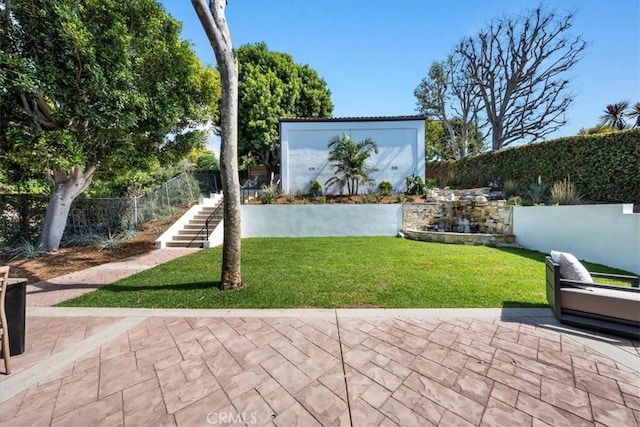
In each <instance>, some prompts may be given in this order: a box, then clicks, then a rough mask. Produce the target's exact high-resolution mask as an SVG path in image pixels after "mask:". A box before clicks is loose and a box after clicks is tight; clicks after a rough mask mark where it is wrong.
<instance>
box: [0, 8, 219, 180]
mask: <svg viewBox="0 0 640 427" xmlns="http://www.w3.org/2000/svg"><path fill="white" fill-rule="evenodd" d="M0 10H1V12H2V17H1V18H0V20H2V22H1V25H0V87H1V88H2V89H0V130H1V132H0V133H1V135H2V136H0V148H1V150H0V151H1V152H2V153H4V155H0V165H2V166H3V167H4V168H5V170H8V171H9V175H10V176H9V179H10V180H12V181H14V182H16V181H22V180H27V179H29V178H32V177H34V176H40V177H41V176H43V172H45V171H46V170H55V169H60V170H68V169H69V168H70V167H71V166H72V165H76V164H78V165H83V166H85V167H86V166H89V165H92V166H98V171H99V172H102V173H105V174H113V175H117V174H119V173H121V172H122V171H123V170H127V169H149V168H152V167H153V166H154V165H157V164H158V163H160V164H165V163H168V162H171V161H174V160H176V159H178V158H180V157H182V156H184V155H185V154H187V153H188V152H189V150H190V149H191V148H192V147H193V146H197V145H201V144H203V143H204V137H203V135H202V132H199V131H193V129H195V127H196V126H197V125H198V124H201V123H206V122H207V121H210V120H216V119H217V114H218V113H217V101H218V99H219V97H220V83H219V81H220V79H219V75H218V73H217V71H215V70H213V69H210V68H205V67H204V66H202V65H201V63H200V61H199V60H198V58H197V56H196V55H195V54H194V52H193V50H192V49H191V46H190V45H189V43H187V42H185V41H183V40H181V39H180V24H179V23H178V22H177V21H176V20H174V19H173V18H171V17H170V16H168V15H167V14H166V13H165V11H164V10H163V9H162V7H161V6H160V5H159V4H158V3H157V2H155V1H153V0H132V1H117V0H86V1H82V2H78V1H75V0H30V1H26V0H13V1H11V2H9V1H8V0H0Z"/></svg>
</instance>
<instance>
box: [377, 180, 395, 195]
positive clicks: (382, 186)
mask: <svg viewBox="0 0 640 427" xmlns="http://www.w3.org/2000/svg"><path fill="white" fill-rule="evenodd" d="M378 191H380V192H381V193H382V194H389V193H391V192H392V191H393V185H392V184H391V183H390V182H389V181H380V183H379V184H378Z"/></svg>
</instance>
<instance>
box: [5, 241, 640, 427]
mask: <svg viewBox="0 0 640 427" xmlns="http://www.w3.org/2000/svg"><path fill="white" fill-rule="evenodd" d="M155 252H158V253H161V252H164V251H154V252H152V254H153V253H155ZM176 254H177V253H176ZM150 256H151V255H150ZM153 256H160V255H153ZM162 256H165V257H166V256H167V255H166V254H165V255H162ZM134 264H136V265H140V264H143V262H142V261H141V259H136V260H131V265H134ZM112 267H113V266H112ZM120 267H122V265H121V266H120ZM111 270H112V271H121V270H122V268H116V267H113V268H112V269H111ZM132 270H133V268H132ZM97 271H100V274H102V275H103V276H102V279H100V280H98V279H95V278H94V279H92V278H91V277H90V275H86V274H88V273H86V272H85V275H82V276H78V277H81V279H79V280H76V282H77V283H75V284H74V283H72V282H73V281H66V282H65V281H64V280H62V279H61V280H59V282H60V283H59V284H58V287H59V288H65V287H68V288H67V289H74V288H75V289H78V288H82V287H83V286H84V285H86V284H89V285H91V284H92V283H93V284H96V285H97V282H101V284H104V283H102V282H109V280H108V279H107V278H105V277H106V276H104V275H105V274H107V273H105V272H107V271H109V268H108V267H107V268H103V269H96V272H97ZM96 274H97V273H96ZM120 274H122V273H120ZM65 283H66V284H65ZM86 288H87V289H86V290H85V291H87V290H90V288H91V286H87V287H86ZM29 289H30V290H29V296H28V301H29V302H31V301H37V302H38V306H36V307H34V306H31V307H28V310H27V343H26V351H25V353H24V354H22V355H20V356H15V357H13V358H12V359H11V361H12V363H13V373H12V374H11V375H9V376H6V375H2V374H0V423H1V424H2V426H40V425H46V426H49V425H52V426H58V425H64V426H75V425H101V426H102V425H104V426H118V425H126V426H156V425H158V426H159V425H163V426H164V425H166V426H171V425H179V426H206V425H249V426H251V425H276V426H296V425H299V426H312V425H327V426H333V425H336V426H337V425H349V426H378V425H380V426H395V425H398V426H403V427H404V426H411V425H417V426H430V425H442V426H451V425H460V426H465V425H495V426H508V425H519V426H520V425H525V426H544V425H571V426H582V425H608V426H615V427H618V426H634V425H639V424H640V343H638V342H632V341H629V340H625V339H619V338H614V337H607V336H601V335H593V334H591V333H583V332H580V331H575V330H572V329H568V328H565V327H560V326H559V325H557V324H556V322H555V321H554V320H553V318H552V317H550V311H549V310H547V309H483V310H378V309H373V310H349V309H339V310H331V309H328V310H314V309H312V310H178V309H175V310H152V309H146V310H145V309H117V308H114V309H95V308H56V307H46V306H45V305H47V304H46V301H47V298H50V301H57V300H59V299H60V295H57V294H56V292H65V291H60V290H57V289H56V287H54V286H52V287H49V288H47V287H46V286H39V287H38V286H35V287H30V288H29ZM37 290H39V292H37V293H33V292H35V291H37ZM36 295H37V298H36ZM45 295H50V297H46V298H45Z"/></svg>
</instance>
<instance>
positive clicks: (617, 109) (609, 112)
mask: <svg viewBox="0 0 640 427" xmlns="http://www.w3.org/2000/svg"><path fill="white" fill-rule="evenodd" d="M628 107H629V103H628V102H627V101H621V102H618V103H615V104H609V105H607V108H605V109H604V114H603V115H602V116H600V125H602V126H609V127H610V128H613V129H616V130H622V129H624V128H626V127H627V122H626V121H625V116H626V115H627V113H626V110H627V108H628Z"/></svg>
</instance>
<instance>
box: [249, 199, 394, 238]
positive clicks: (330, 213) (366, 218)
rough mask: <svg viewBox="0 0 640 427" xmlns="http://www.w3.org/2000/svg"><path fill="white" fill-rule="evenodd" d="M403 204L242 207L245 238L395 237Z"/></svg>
mask: <svg viewBox="0 0 640 427" xmlns="http://www.w3.org/2000/svg"><path fill="white" fill-rule="evenodd" d="M401 229H402V205H401V204H391V205H242V237H321V236H395V235H397V234H398V232H399V231H400V230H401Z"/></svg>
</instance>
